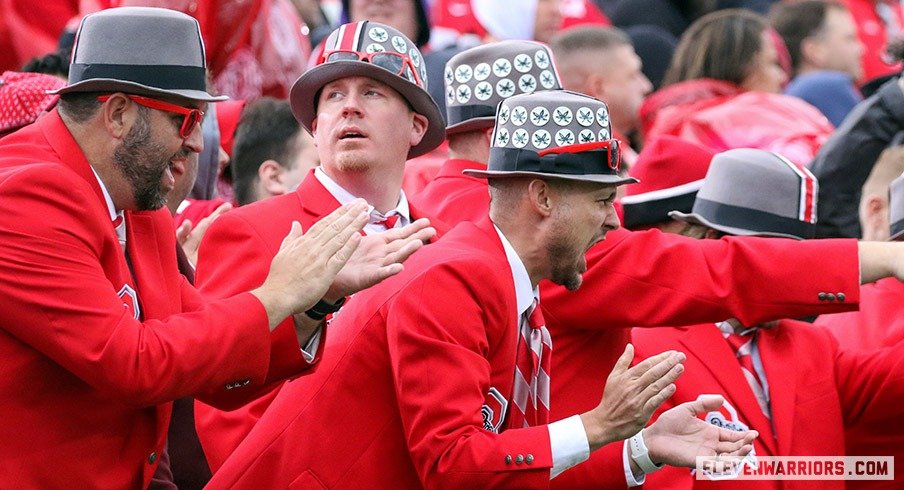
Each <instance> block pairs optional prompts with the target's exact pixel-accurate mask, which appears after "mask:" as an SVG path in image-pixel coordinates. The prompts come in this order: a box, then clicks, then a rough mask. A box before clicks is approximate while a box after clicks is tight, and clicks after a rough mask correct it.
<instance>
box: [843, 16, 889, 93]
mask: <svg viewBox="0 0 904 490" xmlns="http://www.w3.org/2000/svg"><path fill="white" fill-rule="evenodd" d="M842 1H843V2H844V4H845V5H847V7H848V9H849V10H850V12H851V15H853V16H854V21H855V22H856V23H857V36H858V37H859V38H860V42H861V43H863V52H862V53H861V57H860V65H861V66H862V67H863V78H862V79H861V80H859V83H861V84H864V83H867V82H869V81H870V80H873V79H876V78H880V77H884V76H887V75H891V74H894V73H897V72H899V71H901V62H900V60H898V59H896V58H895V57H894V56H889V55H888V54H887V53H886V49H887V48H888V47H889V46H890V45H891V44H893V43H894V42H895V41H900V40H902V39H904V31H902V29H904V6H902V5H901V2H899V1H895V0H842Z"/></svg>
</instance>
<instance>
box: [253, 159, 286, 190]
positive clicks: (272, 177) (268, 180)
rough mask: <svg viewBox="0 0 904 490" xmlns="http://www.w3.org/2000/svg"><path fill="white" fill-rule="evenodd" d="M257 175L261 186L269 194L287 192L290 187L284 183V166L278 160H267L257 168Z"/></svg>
mask: <svg viewBox="0 0 904 490" xmlns="http://www.w3.org/2000/svg"><path fill="white" fill-rule="evenodd" d="M257 177H258V179H259V180H260V183H261V187H263V189H264V191H266V192H267V193H268V194H271V195H274V196H279V195H282V194H285V193H286V192H287V191H288V189H286V186H285V185H284V184H283V168H282V166H281V165H280V164H279V162H277V161H276V160H266V161H264V163H262V164H261V166H260V167H258V168H257Z"/></svg>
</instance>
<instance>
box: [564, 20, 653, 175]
mask: <svg viewBox="0 0 904 490" xmlns="http://www.w3.org/2000/svg"><path fill="white" fill-rule="evenodd" d="M551 48H552V51H553V55H554V56H555V60H556V67H557V68H558V69H559V76H561V77H562V84H563V85H564V87H565V89H567V90H572V91H575V92H580V93H583V94H587V95H591V96H593V97H596V98H597V99H599V100H602V101H604V102H606V104H607V105H608V106H609V114H610V117H611V118H612V121H611V122H612V137H613V138H616V139H618V140H621V141H622V142H623V143H629V142H630V141H629V138H630V137H631V136H632V135H633V134H634V132H635V131H636V130H638V129H639V127H640V119H639V112H640V105H641V104H642V103H643V99H644V97H645V96H646V95H647V94H648V93H650V92H651V91H652V90H653V86H652V85H651V84H650V80H649V79H647V77H646V76H645V75H644V74H643V71H642V70H641V66H642V65H641V60H640V58H639V57H638V56H637V53H635V52H634V47H633V46H632V45H631V38H629V37H628V36H627V35H626V34H625V33H624V32H622V31H620V30H618V29H616V28H614V27H599V26H580V27H574V28H571V29H568V30H566V31H564V32H562V33H560V34H558V35H556V36H555V37H554V38H553V39H552V43H551ZM622 148H623V150H622V151H624V153H623V154H622V161H623V162H624V164H625V165H626V166H627V168H628V169H630V168H631V166H632V165H633V164H634V162H635V160H637V153H636V152H634V151H632V150H631V149H630V148H629V147H628V145H624V146H623V147H622Z"/></svg>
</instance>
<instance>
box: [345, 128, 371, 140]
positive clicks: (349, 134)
mask: <svg viewBox="0 0 904 490" xmlns="http://www.w3.org/2000/svg"><path fill="white" fill-rule="evenodd" d="M366 137H367V135H366V134H364V132H363V131H361V130H360V129H358V128H348V129H343V130H342V131H340V132H339V140H351V139H361V138H366Z"/></svg>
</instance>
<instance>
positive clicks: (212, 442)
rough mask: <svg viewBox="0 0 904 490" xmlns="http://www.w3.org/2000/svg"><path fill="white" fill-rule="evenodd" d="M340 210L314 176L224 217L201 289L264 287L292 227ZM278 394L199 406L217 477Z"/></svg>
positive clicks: (207, 249)
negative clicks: (238, 403) (233, 404)
mask: <svg viewBox="0 0 904 490" xmlns="http://www.w3.org/2000/svg"><path fill="white" fill-rule="evenodd" d="M338 207H339V202H338V201H336V199H335V198H334V197H333V196H332V194H330V193H329V191H327V190H326V188H324V187H323V185H322V184H321V183H320V181H319V180H317V178H316V177H315V176H314V171H313V170H311V171H310V173H308V175H307V176H306V177H305V179H304V180H303V181H302V182H301V184H300V185H299V186H298V189H297V190H296V191H295V192H292V193H289V194H285V195H282V196H277V197H273V198H270V199H265V200H263V201H259V202H256V203H253V204H249V205H247V206H242V207H240V208H237V209H234V210H232V211H230V212H228V213H226V214H224V215H222V216H220V217H219V218H217V220H216V221H214V223H213V224H212V225H211V226H210V228H209V229H208V231H207V233H206V234H205V235H204V240H203V241H202V244H201V250H200V253H199V256H198V269H197V271H196V273H195V277H196V279H195V281H196V284H197V285H198V287H199V288H200V289H201V291H202V292H203V293H204V294H205V295H209V296H211V297H215V298H227V297H229V296H232V295H233V294H236V293H238V292H241V291H249V290H251V289H254V288H256V287H258V286H260V285H261V284H262V283H263V282H264V279H265V278H266V277H267V274H268V273H269V271H270V261H271V260H273V256H274V255H276V252H277V251H278V250H279V246H280V244H281V243H282V240H283V238H285V236H286V234H287V233H289V229H290V228H291V227H292V221H299V222H300V223H301V226H302V228H303V229H305V230H306V229H308V228H309V227H310V226H311V225H313V224H314V223H316V222H317V221H318V220H320V219H321V218H323V217H324V216H326V215H328V214H330V213H331V212H333V211H335V210H336V209H337V208H338ZM409 209H410V212H411V217H412V219H418V218H420V217H423V216H424V214H422V213H421V212H420V211H419V210H418V209H417V208H415V207H414V206H413V205H411V206H410V207H409ZM432 224H433V226H434V227H436V228H437V233H438V234H440V233H442V232H444V231H445V230H446V227H444V226H443V225H442V223H438V222H437V223H432ZM279 328H280V329H282V328H285V329H286V330H287V331H294V330H292V329H293V326H292V319H291V318H288V319H286V320H285V321H284V322H283V324H281V325H280V326H279ZM324 333H325V332H324ZM321 345H323V342H322V340H321ZM278 389H279V386H277V387H276V388H275V389H274V390H272V391H270V392H269V393H267V394H265V395H264V396H262V397H260V398H258V399H256V400H254V401H252V402H250V403H248V404H246V405H244V406H242V407H240V408H237V409H234V410H230V411H228V412H225V411H221V410H218V409H216V408H214V407H211V406H209V405H206V404H204V403H201V402H197V403H196V404H195V424H196V427H197V429H198V436H199V438H200V439H201V444H202V446H203V448H204V454H205V455H206V456H207V461H208V463H209V464H210V469H211V471H213V472H216V471H217V469H218V468H219V467H220V466H221V465H222V464H223V462H224V461H225V460H226V458H228V457H229V455H230V454H232V452H233V451H235V448H236V447H238V445H239V443H240V442H242V439H244V438H245V436H246V435H248V432H249V431H251V428H252V427H254V424H255V423H256V422H257V420H258V419H260V417H261V415H262V414H263V413H264V411H265V410H266V409H267V407H268V406H269V405H270V402H271V401H273V397H275V396H276V392H277V391H278Z"/></svg>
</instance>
